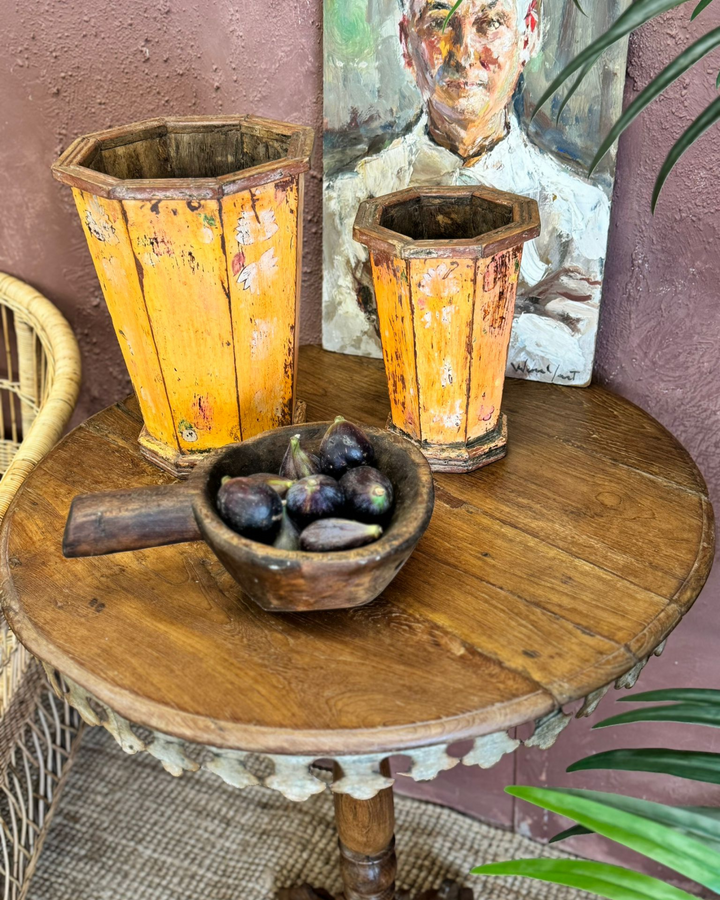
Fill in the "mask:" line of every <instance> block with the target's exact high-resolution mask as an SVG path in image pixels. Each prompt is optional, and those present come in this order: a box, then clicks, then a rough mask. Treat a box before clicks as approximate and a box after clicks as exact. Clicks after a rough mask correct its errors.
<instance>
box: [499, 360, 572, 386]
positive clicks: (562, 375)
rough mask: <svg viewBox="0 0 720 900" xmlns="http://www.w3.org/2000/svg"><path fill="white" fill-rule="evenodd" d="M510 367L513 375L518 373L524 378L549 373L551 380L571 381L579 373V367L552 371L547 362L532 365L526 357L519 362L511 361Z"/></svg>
mask: <svg viewBox="0 0 720 900" xmlns="http://www.w3.org/2000/svg"><path fill="white" fill-rule="evenodd" d="M510 368H511V369H512V372H513V375H520V376H522V377H524V378H530V377H531V376H532V375H550V379H549V380H551V381H567V382H573V381H575V379H576V378H577V377H578V375H579V374H580V370H579V369H570V370H569V371H568V372H558V370H557V369H555V371H554V372H553V371H552V366H551V364H550V363H548V364H547V365H546V366H534V365H532V363H529V362H528V361H527V360H526V359H524V360H522V361H521V362H517V363H515V362H511V363H510Z"/></svg>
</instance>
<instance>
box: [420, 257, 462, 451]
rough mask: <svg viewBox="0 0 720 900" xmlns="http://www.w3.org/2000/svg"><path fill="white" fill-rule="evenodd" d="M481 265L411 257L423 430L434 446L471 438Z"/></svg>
mask: <svg viewBox="0 0 720 900" xmlns="http://www.w3.org/2000/svg"><path fill="white" fill-rule="evenodd" d="M475 264H476V263H475V260H473V259H413V260H411V261H410V288H411V299H412V306H413V321H414V331H415V355H416V360H417V374H418V395H419V399H420V430H421V434H422V440H423V441H427V442H428V443H431V444H455V443H462V442H464V441H465V440H466V425H467V403H468V378H469V374H470V353H469V347H470V334H471V331H472V320H473V305H474V293H475Z"/></svg>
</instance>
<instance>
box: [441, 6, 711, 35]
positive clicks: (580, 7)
mask: <svg viewBox="0 0 720 900" xmlns="http://www.w3.org/2000/svg"><path fill="white" fill-rule="evenodd" d="M462 2H463V0H457V3H455V4H454V5H453V8H452V9H451V10H450V12H449V13H448V14H447V16H445V21H444V22H443V31H445V29H446V28H447V27H448V24H449V22H450V19H452V17H453V16H454V15H455V11H456V10H457V9H458V7H459V6H460V4H461V3H462ZM707 2H708V3H709V2H710V0H707ZM573 3H574V4H575V7H576V8H577V9H579V10H580V12H581V13H582V14H583V15H584V16H586V15H587V13H586V12H585V10H584V9H583V8H582V6H581V5H580V0H573Z"/></svg>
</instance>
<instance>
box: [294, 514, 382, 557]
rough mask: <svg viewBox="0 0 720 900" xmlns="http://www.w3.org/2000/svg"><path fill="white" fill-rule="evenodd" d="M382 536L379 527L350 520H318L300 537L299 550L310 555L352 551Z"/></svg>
mask: <svg viewBox="0 0 720 900" xmlns="http://www.w3.org/2000/svg"><path fill="white" fill-rule="evenodd" d="M381 535H382V528H381V527H380V526H379V525H368V524H366V523H363V522H353V521H351V520H350V519H319V520H318V521H317V522H313V523H312V525H308V527H307V528H306V529H305V530H304V531H303V532H302V534H301V535H300V549H301V550H309V551H310V552H312V553H324V552H327V551H332V550H352V549H353V547H362V546H364V545H365V544H371V543H372V542H373V541H376V540H377V539H378V538H379V537H380V536H381Z"/></svg>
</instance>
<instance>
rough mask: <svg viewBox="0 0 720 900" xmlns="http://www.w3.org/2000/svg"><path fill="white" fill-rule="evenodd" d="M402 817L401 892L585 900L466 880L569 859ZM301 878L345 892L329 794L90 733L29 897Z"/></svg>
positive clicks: (436, 814)
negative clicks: (503, 867)
mask: <svg viewBox="0 0 720 900" xmlns="http://www.w3.org/2000/svg"><path fill="white" fill-rule="evenodd" d="M396 813H397V844H398V849H399V873H398V883H399V884H400V885H401V886H403V887H409V888H414V889H416V890H418V891H419V890H424V889H427V888H431V887H439V885H440V883H441V882H442V880H443V878H447V877H450V878H456V879H458V880H462V881H463V883H464V884H466V885H468V886H470V887H473V888H474V890H475V897H476V900H481V898H482V900H519V898H523V900H581V898H587V897H589V895H588V894H585V893H581V892H578V891H574V890H570V889H569V888H561V887H556V886H554V885H547V884H542V883H540V882H532V881H529V880H524V879H498V878H487V879H481V878H477V877H475V876H472V875H468V874H467V873H468V871H469V869H470V868H471V867H472V866H473V865H478V864H479V863H481V862H491V861H495V860H503V859H509V858H512V857H525V856H528V857H529V856H539V855H543V856H548V857H560V856H563V855H567V854H562V853H560V852H557V851H552V850H549V849H547V848H545V847H542V846H540V845H539V844H536V843H534V842H532V841H530V840H528V839H526V838H522V837H519V836H517V835H512V834H509V833H507V832H504V831H500V830H498V829H495V828H490V827H489V826H487V825H483V824H481V823H479V822H476V821H474V820H473V819H470V818H468V817H467V816H464V815H462V814H461V813H457V812H453V811H451V810H449V809H444V808H443V807H439V806H435V805H434V804H430V803H423V802H421V801H419V800H410V799H407V798H404V797H398V798H397V800H396ZM305 881H307V882H310V883H312V884H315V885H316V886H318V887H324V888H326V889H327V890H329V891H331V892H338V891H339V890H340V881H339V876H338V862H337V851H336V835H335V831H334V828H333V817H332V801H331V798H330V797H329V796H328V794H321V795H319V796H316V797H313V798H312V799H310V800H308V801H307V802H305V803H291V802H289V801H287V800H285V799H284V798H283V797H282V796H280V795H279V794H277V793H275V792H274V791H270V790H267V789H264V788H247V789H246V790H244V791H239V790H236V789H234V788H231V787H227V786H226V785H225V784H224V783H223V782H222V781H220V779H219V778H217V777H216V776H214V775H212V774H210V773H207V772H201V773H198V774H194V775H185V776H183V777H182V778H173V777H172V776H170V775H168V774H167V773H166V772H165V771H164V770H163V769H162V768H161V766H160V764H159V763H158V762H157V761H156V760H154V759H153V758H152V757H150V756H149V755H147V754H139V755H138V756H134V757H130V756H126V755H125V754H124V753H123V752H122V750H121V749H120V748H119V747H118V746H117V745H116V744H115V742H114V741H113V739H112V738H111V737H110V736H109V735H108V734H107V733H106V732H105V731H104V730H103V729H101V728H92V729H88V731H87V732H86V735H85V738H84V740H83V744H82V747H81V748H80V753H79V756H78V759H77V762H76V764H75V766H74V768H73V770H72V771H71V773H70V778H69V780H68V783H67V786H66V789H65V792H64V793H63V795H62V797H61V800H60V806H59V809H58V812H57V814H56V817H55V819H54V821H53V823H52V827H51V829H50V833H49V835H48V838H47V841H46V844H45V847H44V849H43V853H42V855H41V858H40V863H39V866H38V869H37V871H36V873H35V877H34V879H33V882H32V885H31V889H30V893H29V896H28V900H190V898H193V900H195V898H197V900H272V898H273V897H274V896H275V893H276V891H277V889H278V888H280V887H284V886H289V885H292V884H298V883H302V882H305Z"/></svg>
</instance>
